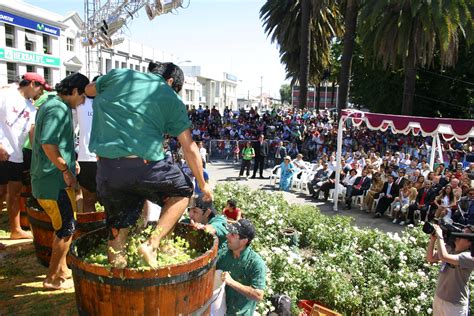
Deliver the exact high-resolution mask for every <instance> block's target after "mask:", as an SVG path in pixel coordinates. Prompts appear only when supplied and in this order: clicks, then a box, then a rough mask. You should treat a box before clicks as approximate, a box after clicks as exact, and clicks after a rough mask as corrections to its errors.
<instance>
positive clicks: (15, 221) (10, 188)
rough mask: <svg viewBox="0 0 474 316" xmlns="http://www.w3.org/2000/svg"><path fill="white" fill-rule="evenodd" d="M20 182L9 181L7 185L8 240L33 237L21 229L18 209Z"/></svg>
mask: <svg viewBox="0 0 474 316" xmlns="http://www.w3.org/2000/svg"><path fill="white" fill-rule="evenodd" d="M22 186H23V185H22V183H21V181H10V182H8V185H7V192H8V193H7V210H8V222H9V224H10V239H29V238H33V236H32V235H31V234H30V233H28V232H25V231H24V230H23V229H21V226H20V209H19V205H18V199H19V198H20V193H21V188H22Z"/></svg>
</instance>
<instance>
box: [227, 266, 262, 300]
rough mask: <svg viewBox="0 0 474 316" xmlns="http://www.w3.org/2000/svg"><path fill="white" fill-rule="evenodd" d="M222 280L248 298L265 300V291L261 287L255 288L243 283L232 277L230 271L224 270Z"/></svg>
mask: <svg viewBox="0 0 474 316" xmlns="http://www.w3.org/2000/svg"><path fill="white" fill-rule="evenodd" d="M222 280H223V281H224V282H225V283H226V284H227V285H228V286H230V287H231V288H233V289H234V290H236V291H237V292H239V293H240V294H242V295H243V296H245V297H247V298H248V299H251V300H254V301H261V300H263V295H264V292H263V290H261V289H255V288H253V287H251V286H248V285H243V284H242V283H239V282H237V281H235V280H234V279H232V277H231V276H230V273H229V272H222Z"/></svg>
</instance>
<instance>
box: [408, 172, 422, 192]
mask: <svg viewBox="0 0 474 316" xmlns="http://www.w3.org/2000/svg"><path fill="white" fill-rule="evenodd" d="M411 182H413V187H414V188H415V189H416V190H419V189H421V188H423V184H424V183H425V177H424V176H421V175H420V176H418V178H417V179H416V180H415V181H411Z"/></svg>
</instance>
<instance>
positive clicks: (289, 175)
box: [280, 156, 296, 192]
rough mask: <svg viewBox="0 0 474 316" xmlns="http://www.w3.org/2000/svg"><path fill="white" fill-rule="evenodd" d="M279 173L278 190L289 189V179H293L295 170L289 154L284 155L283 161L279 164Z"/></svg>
mask: <svg viewBox="0 0 474 316" xmlns="http://www.w3.org/2000/svg"><path fill="white" fill-rule="evenodd" d="M280 170H281V175H280V190H283V191H287V192H288V191H290V188H291V180H293V174H294V172H295V171H296V168H295V166H294V165H293V163H292V162H291V157H290V156H285V158H283V162H282V163H281V165H280Z"/></svg>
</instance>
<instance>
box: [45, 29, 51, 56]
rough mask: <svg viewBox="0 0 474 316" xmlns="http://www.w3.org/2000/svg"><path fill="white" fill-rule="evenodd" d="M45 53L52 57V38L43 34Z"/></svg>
mask: <svg viewBox="0 0 474 316" xmlns="http://www.w3.org/2000/svg"><path fill="white" fill-rule="evenodd" d="M43 52H44V53H45V54H48V55H51V54H52V52H51V38H50V36H49V35H46V34H43Z"/></svg>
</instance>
